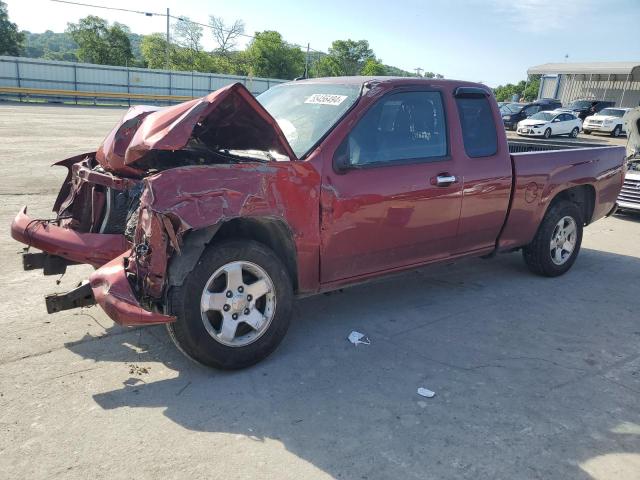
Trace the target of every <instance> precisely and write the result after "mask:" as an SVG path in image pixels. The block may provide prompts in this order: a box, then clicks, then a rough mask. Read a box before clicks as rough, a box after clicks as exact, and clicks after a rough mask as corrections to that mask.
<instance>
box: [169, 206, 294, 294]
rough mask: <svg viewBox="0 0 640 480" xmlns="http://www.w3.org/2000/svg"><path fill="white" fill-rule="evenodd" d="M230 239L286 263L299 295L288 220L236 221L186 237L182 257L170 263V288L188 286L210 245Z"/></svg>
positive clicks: (264, 218) (254, 219)
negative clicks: (270, 252) (252, 244)
mask: <svg viewBox="0 0 640 480" xmlns="http://www.w3.org/2000/svg"><path fill="white" fill-rule="evenodd" d="M229 239H245V240H254V241H256V242H259V243H262V244H263V245H265V246H267V247H269V248H270V249H271V250H273V252H274V253H275V254H276V255H277V256H278V257H279V258H280V260H281V261H282V262H283V263H284V265H285V267H286V269H287V273H288V274H289V277H290V278H291V283H292V284H293V289H294V291H295V292H297V291H298V266H297V260H296V244H295V241H294V237H293V232H292V230H291V228H290V227H289V225H287V223H286V222H285V221H284V220H282V219H281V218H276V217H236V218H231V219H228V220H225V221H222V222H219V223H217V224H215V225H211V226H209V227H205V228H202V229H199V230H195V231H192V232H189V233H188V234H187V235H185V237H184V241H183V246H182V248H181V251H182V253H181V254H180V255H174V257H172V259H171V261H170V263H169V269H168V273H169V275H168V277H169V278H168V284H169V286H170V287H174V286H180V285H182V284H183V283H184V280H185V278H186V277H187V274H188V273H189V272H190V271H191V270H193V268H194V267H195V265H196V263H197V262H198V260H199V259H200V257H201V256H202V253H203V252H204V250H205V248H206V247H207V246H208V245H210V244H214V243H215V242H219V241H222V240H229Z"/></svg>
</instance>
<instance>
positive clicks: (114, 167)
mask: <svg viewBox="0 0 640 480" xmlns="http://www.w3.org/2000/svg"><path fill="white" fill-rule="evenodd" d="M191 140H197V141H198V142H199V143H200V144H204V145H206V146H207V147H209V148H211V149H212V150H219V149H226V150H262V151H275V152H277V153H279V154H282V155H286V156H287V157H289V159H291V160H295V159H296V156H295V153H293V150H292V149H291V146H290V145H289V143H288V142H287V139H286V137H285V135H284V133H283V132H282V130H281V129H280V127H279V126H278V124H277V122H276V121H275V119H274V118H273V117H272V116H271V115H270V114H269V112H267V111H266V110H265V109H264V107H262V105H260V103H259V102H258V101H257V100H256V99H255V97H254V96H253V95H252V94H251V92H249V90H247V89H246V87H245V86H244V85H242V84H241V83H235V84H233V85H229V86H227V87H223V88H221V89H219V90H216V91H215V92H213V93H210V94H209V95H207V96H206V97H202V98H197V99H194V100H190V101H187V102H184V103H180V104H178V105H172V106H170V107H162V108H158V107H150V106H136V107H132V108H130V109H129V110H128V111H127V113H126V114H125V115H124V116H123V117H122V119H121V120H120V122H119V123H118V125H116V127H115V128H114V129H113V130H112V131H111V132H110V133H109V135H107V137H106V138H105V139H104V141H103V142H102V145H100V147H99V148H98V150H97V152H96V160H97V161H98V163H99V164H100V165H101V166H102V167H103V168H104V169H105V170H108V171H111V172H116V173H121V174H128V175H142V174H144V167H141V166H140V165H138V164H137V163H138V162H139V161H140V160H141V159H143V158H144V157H145V156H146V155H147V154H148V153H149V152H151V151H160V150H164V151H174V150H180V149H182V148H184V147H185V146H186V145H187V144H188V143H189V142H190V141H191Z"/></svg>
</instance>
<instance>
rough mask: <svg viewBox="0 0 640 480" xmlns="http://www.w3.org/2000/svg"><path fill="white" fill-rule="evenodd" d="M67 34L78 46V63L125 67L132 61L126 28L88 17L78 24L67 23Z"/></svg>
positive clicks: (91, 16) (94, 17) (92, 16)
mask: <svg viewBox="0 0 640 480" xmlns="http://www.w3.org/2000/svg"><path fill="white" fill-rule="evenodd" d="M67 32H68V33H69V34H70V35H71V38H73V40H74V41H75V42H76V43H77V44H78V50H77V56H78V59H79V60H80V61H83V62H88V63H96V64H99V65H127V64H128V63H129V61H130V60H131V59H132V57H133V55H132V52H131V42H130V41H129V36H128V33H129V32H128V28H127V29H126V30H125V29H123V25H121V24H119V23H115V24H113V25H111V26H110V25H109V22H107V21H106V20H105V19H103V18H100V17H96V16H94V15H89V16H88V17H85V18H82V19H80V21H79V22H78V23H68V24H67Z"/></svg>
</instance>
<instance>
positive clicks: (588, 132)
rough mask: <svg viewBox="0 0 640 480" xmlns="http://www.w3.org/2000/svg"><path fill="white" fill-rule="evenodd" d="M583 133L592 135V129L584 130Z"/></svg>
mask: <svg viewBox="0 0 640 480" xmlns="http://www.w3.org/2000/svg"><path fill="white" fill-rule="evenodd" d="M582 133H584V134H585V135H591V130H583V131H582Z"/></svg>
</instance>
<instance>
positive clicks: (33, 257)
mask: <svg viewBox="0 0 640 480" xmlns="http://www.w3.org/2000/svg"><path fill="white" fill-rule="evenodd" d="M69 265H78V263H77V262H73V261H71V260H67V259H66V258H62V257H59V256H57V255H50V254H48V253H45V252H38V253H27V252H25V253H23V254H22V268H23V269H24V270H38V269H42V273H43V274H44V275H62V274H63V273H65V272H66V271H67V267H68V266H69Z"/></svg>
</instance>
